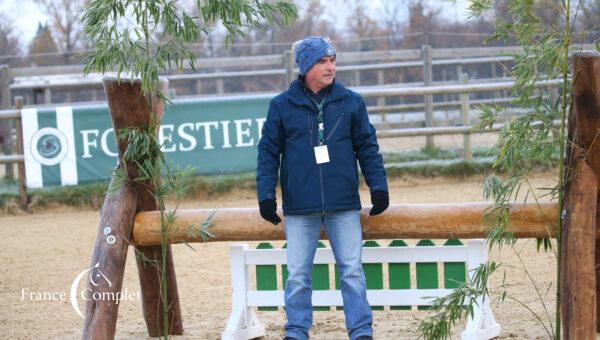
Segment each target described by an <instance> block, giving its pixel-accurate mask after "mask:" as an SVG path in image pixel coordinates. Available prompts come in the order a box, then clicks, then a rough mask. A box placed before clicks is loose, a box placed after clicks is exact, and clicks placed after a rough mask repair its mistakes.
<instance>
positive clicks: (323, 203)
mask: <svg viewBox="0 0 600 340" xmlns="http://www.w3.org/2000/svg"><path fill="white" fill-rule="evenodd" d="M307 116H308V128H309V130H310V145H311V146H312V147H314V145H313V128H312V119H310V113H309V114H308V115H307ZM338 123H339V121H338ZM336 126H337V124H336ZM334 128H335V127H334ZM317 166H318V167H319V181H320V183H321V211H322V213H323V214H325V192H324V191H323V170H321V164H317Z"/></svg>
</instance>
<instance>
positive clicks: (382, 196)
mask: <svg viewBox="0 0 600 340" xmlns="http://www.w3.org/2000/svg"><path fill="white" fill-rule="evenodd" d="M371 203H373V208H371V211H369V215H371V216H374V215H379V214H381V213H382V212H384V211H385V209H387V207H388V206H389V205H390V196H389V195H388V192H387V191H384V190H377V191H373V192H372V193H371Z"/></svg>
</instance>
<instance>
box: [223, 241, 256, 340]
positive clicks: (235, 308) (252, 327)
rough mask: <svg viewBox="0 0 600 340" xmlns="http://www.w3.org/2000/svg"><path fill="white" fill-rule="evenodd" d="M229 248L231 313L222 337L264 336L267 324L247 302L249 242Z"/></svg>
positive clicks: (236, 338)
mask: <svg viewBox="0 0 600 340" xmlns="http://www.w3.org/2000/svg"><path fill="white" fill-rule="evenodd" d="M229 249H230V250H229V254H230V261H231V288H232V292H231V315H230V316H229V321H228V322H227V327H225V331H223V333H222V334H221V339H223V340H240V339H244V340H246V339H253V338H258V337H261V336H264V335H265V326H264V325H262V324H261V323H260V321H259V320H258V318H257V317H256V314H255V313H254V310H253V309H252V308H250V307H248V304H247V301H248V297H247V293H248V290H249V288H250V287H249V285H250V275H249V273H248V266H246V263H245V261H244V252H245V251H246V250H248V249H249V247H248V245H247V244H233V245H231V247H230V248H229Z"/></svg>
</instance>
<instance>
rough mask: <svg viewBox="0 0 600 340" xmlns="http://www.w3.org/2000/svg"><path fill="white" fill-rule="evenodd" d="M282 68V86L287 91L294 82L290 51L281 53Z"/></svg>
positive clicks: (292, 56) (292, 58) (292, 57)
mask: <svg viewBox="0 0 600 340" xmlns="http://www.w3.org/2000/svg"><path fill="white" fill-rule="evenodd" d="M283 66H284V67H285V84H283V88H284V89H287V88H288V86H290V84H291V83H292V81H294V55H293V54H292V51H291V50H287V51H285V52H283Z"/></svg>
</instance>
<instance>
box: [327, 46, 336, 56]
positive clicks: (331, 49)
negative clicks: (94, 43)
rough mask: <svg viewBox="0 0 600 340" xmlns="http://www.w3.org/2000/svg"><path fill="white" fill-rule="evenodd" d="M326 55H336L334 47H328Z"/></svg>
mask: <svg viewBox="0 0 600 340" xmlns="http://www.w3.org/2000/svg"><path fill="white" fill-rule="evenodd" d="M325 53H326V54H327V55H334V54H335V51H334V50H333V47H331V46H329V47H327V51H326V52H325Z"/></svg>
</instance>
